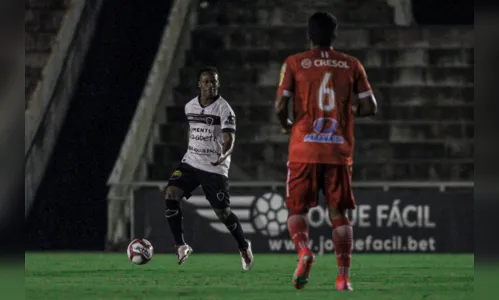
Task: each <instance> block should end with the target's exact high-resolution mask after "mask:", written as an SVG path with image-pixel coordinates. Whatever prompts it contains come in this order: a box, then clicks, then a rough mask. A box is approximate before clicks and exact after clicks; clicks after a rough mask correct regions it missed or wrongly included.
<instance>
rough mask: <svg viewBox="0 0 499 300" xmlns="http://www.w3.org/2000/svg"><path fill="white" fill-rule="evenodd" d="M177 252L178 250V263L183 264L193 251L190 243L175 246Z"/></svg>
mask: <svg viewBox="0 0 499 300" xmlns="http://www.w3.org/2000/svg"><path fill="white" fill-rule="evenodd" d="M175 252H177V257H178V264H179V265H181V264H183V263H184V261H185V260H186V259H187V258H188V257H189V255H190V254H191V253H192V248H191V246H189V245H180V246H175Z"/></svg>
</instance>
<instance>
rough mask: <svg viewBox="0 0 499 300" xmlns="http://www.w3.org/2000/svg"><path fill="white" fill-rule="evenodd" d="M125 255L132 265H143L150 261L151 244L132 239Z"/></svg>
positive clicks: (151, 253) (143, 240)
mask: <svg viewBox="0 0 499 300" xmlns="http://www.w3.org/2000/svg"><path fill="white" fill-rule="evenodd" d="M126 253H127V255H128V259H129V260H130V261H131V262H132V263H134V264H136V265H143V264H147V263H148V262H149V261H150V260H151V259H152V256H153V254H154V248H153V246H152V244H151V242H149V241H148V240H146V239H134V240H133V241H131V242H130V244H128V248H127V250H126Z"/></svg>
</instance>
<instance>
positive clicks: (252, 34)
mask: <svg viewBox="0 0 499 300" xmlns="http://www.w3.org/2000/svg"><path fill="white" fill-rule="evenodd" d="M192 43H193V44H192V48H193V49H206V47H211V48H213V49H214V51H213V52H216V51H217V50H220V49H242V48H261V47H267V48H268V49H274V50H275V49H302V50H300V51H303V49H306V48H307V47H308V44H307V34H306V27H305V26H301V25H295V26H272V27H269V26H201V27H198V28H197V29H196V30H194V31H193V32H192ZM335 47H336V48H338V49H355V48H361V49H363V48H402V49H404V48H456V49H460V48H474V36H473V28H472V27H464V26H463V27H459V26H456V27H453V28H449V27H441V26H430V27H419V28H400V27H394V26H369V27H362V26H349V27H346V28H343V27H342V28H341V30H340V31H339V34H338V39H337V41H336V42H335ZM206 52H208V51H206Z"/></svg>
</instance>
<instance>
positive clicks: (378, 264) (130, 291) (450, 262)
mask: <svg viewBox="0 0 499 300" xmlns="http://www.w3.org/2000/svg"><path fill="white" fill-rule="evenodd" d="M296 258H297V257H296V255H281V254H268V255H264V254H256V255H255V264H254V266H253V269H252V270H251V271H249V272H245V273H243V272H242V270H241V264H240V258H239V255H238V254H237V253H234V254H232V255H231V254H218V255H217V254H213V255H208V254H196V253H193V254H192V255H191V256H190V257H189V259H188V260H187V261H186V263H185V264H184V265H182V266H178V265H177V264H176V257H175V256H173V255H165V254H156V255H155V256H154V257H153V259H152V261H151V262H149V263H148V264H147V265H143V266H135V265H132V264H131V263H130V262H129V261H128V260H127V257H126V254H125V253H122V254H107V253H26V255H25V294H26V299H44V300H46V299H50V300H56V299H64V300H67V299H70V300H72V299H78V300H81V299H92V300H98V299H147V300H152V299H221V300H225V299H227V300H231V299H242V300H252V299H254V300H257V299H258V300H264V299H269V300H278V299H284V300H292V299H300V300H312V299H320V300H324V299H350V300H355V299H369V300H377V299H380V300H381V299H383V300H389V299H398V300H399V299H402V300H409V299H425V300H430V299H449V300H458V299H472V298H473V293H474V258H473V255H472V254H469V255H465V254H463V255H437V254H430V255H419V254H381V255H374V254H373V255H371V254H354V255H353V267H352V284H353V287H354V289H355V291H353V292H350V293H349V292H341V293H339V292H336V291H335V289H334V280H335V272H336V262H335V258H334V255H332V254H329V255H324V256H318V257H317V263H316V264H315V266H314V268H313V269H312V274H311V278H310V282H309V284H308V285H307V286H306V288H305V289H304V290H300V291H297V290H295V289H294V287H293V286H292V284H291V276H292V273H293V271H294V268H295V266H296Z"/></svg>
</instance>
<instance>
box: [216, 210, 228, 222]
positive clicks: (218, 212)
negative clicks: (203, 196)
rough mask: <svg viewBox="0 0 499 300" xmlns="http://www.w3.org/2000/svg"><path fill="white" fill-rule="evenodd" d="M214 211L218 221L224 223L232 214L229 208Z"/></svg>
mask: <svg viewBox="0 0 499 300" xmlns="http://www.w3.org/2000/svg"><path fill="white" fill-rule="evenodd" d="M214 210H215V214H216V215H217V217H218V219H220V221H222V222H225V221H226V220H227V218H228V217H229V216H230V214H231V213H232V211H231V210H230V208H229V207H227V208H224V209H214Z"/></svg>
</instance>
